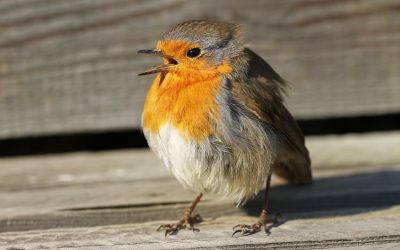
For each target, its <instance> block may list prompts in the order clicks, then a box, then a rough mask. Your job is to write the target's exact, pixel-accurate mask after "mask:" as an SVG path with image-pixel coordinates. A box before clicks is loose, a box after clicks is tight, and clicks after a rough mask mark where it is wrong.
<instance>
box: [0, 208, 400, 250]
mask: <svg viewBox="0 0 400 250" xmlns="http://www.w3.org/2000/svg"><path fill="white" fill-rule="evenodd" d="M399 218H400V209H399V206H397V207H395V208H391V209H386V210H381V211H364V212H361V213H359V214H357V215H351V214H344V215H343V214H342V215H340V216H338V215H336V216H334V215H333V216H331V217H327V218H303V219H296V220H287V221H282V222H281V223H282V224H281V225H279V226H278V227H273V228H272V229H271V234H270V235H268V236H267V235H266V234H264V233H258V234H255V235H252V236H248V237H241V238H233V237H231V234H232V231H231V230H232V229H231V225H233V224H236V223H240V222H242V223H251V222H253V220H254V218H249V217H243V216H226V217H221V218H220V219H218V220H209V221H206V222H204V223H202V225H201V231H200V232H197V233H193V232H191V231H181V232H180V233H179V234H178V235H176V236H170V237H168V238H164V236H163V235H162V233H161V232H155V230H154V229H155V228H157V226H158V225H159V224H160V223H162V222H166V221H156V222H151V223H143V224H126V225H117V226H103V227H91V228H69V229H68V228H67V229H52V230H35V231H26V232H7V233H2V234H0V247H4V248H7V247H8V249H11V248H12V249H38V248H42V249H43V248H44V249H46V248H47V249H88V250H90V249H197V248H201V249H216V248H217V249H260V248H272V249H327V248H335V247H336V248H341V249H342V248H343V247H360V246H361V247H363V249H377V248H379V249H381V246H382V249H388V248H389V247H392V246H395V248H393V249H396V248H398V247H399V246H400V235H399V234H398V232H399V230H400V219H399Z"/></svg>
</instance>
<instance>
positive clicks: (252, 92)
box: [231, 49, 312, 184]
mask: <svg viewBox="0 0 400 250" xmlns="http://www.w3.org/2000/svg"><path fill="white" fill-rule="evenodd" d="M243 53H244V54H243V56H241V57H240V58H238V59H237V60H236V61H234V62H233V66H234V68H235V69H238V70H236V73H235V74H234V75H233V79H232V81H231V82H232V86H231V91H232V94H233V96H234V97H236V98H237V99H238V101H239V102H241V103H243V104H244V105H245V106H246V107H247V108H248V109H249V110H250V111H251V112H253V114H255V115H256V116H257V117H258V119H260V120H261V121H262V122H264V123H265V124H266V125H268V127H269V128H272V129H273V130H274V132H275V133H276V134H277V135H278V138H279V142H278V145H279V146H278V150H277V159H276V161H275V164H274V166H273V168H274V170H275V173H276V174H277V175H279V176H280V177H283V178H285V179H287V180H289V181H291V182H293V183H301V184H306V183H311V182H312V174H311V162H310V158H309V154H308V150H307V148H306V147H305V144H304V135H303V133H302V131H301V129H300V128H299V126H298V124H297V122H296V121H295V120H294V118H293V117H292V115H291V114H290V113H289V111H288V110H287V109H286V107H285V106H284V105H283V97H282V95H283V94H284V92H285V88H286V83H285V81H284V80H283V79H282V78H281V77H280V76H279V75H278V74H277V73H276V72H275V71H274V70H273V69H272V68H271V66H269V65H268V63H267V62H265V61H264V60H263V59H262V58H261V57H259V56H258V55H257V54H255V53H254V52H252V51H251V50H250V49H245V50H244V52H243Z"/></svg>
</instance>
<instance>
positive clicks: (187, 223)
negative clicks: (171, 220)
mask: <svg viewBox="0 0 400 250" xmlns="http://www.w3.org/2000/svg"><path fill="white" fill-rule="evenodd" d="M201 221H202V218H201V216H200V215H199V214H196V215H195V216H194V217H189V219H182V220H180V221H179V222H178V223H176V224H165V225H161V226H159V227H158V229H157V231H162V230H165V237H167V236H168V235H175V234H177V233H178V232H179V230H181V229H189V230H192V231H193V232H200V229H198V228H196V227H194V224H195V223H199V222H201Z"/></svg>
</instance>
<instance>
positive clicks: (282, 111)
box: [138, 20, 313, 236]
mask: <svg viewBox="0 0 400 250" xmlns="http://www.w3.org/2000/svg"><path fill="white" fill-rule="evenodd" d="M138 53H140V54H148V55H155V56H159V57H161V58H162V61H163V62H162V64H160V65H157V66H154V67H152V68H150V69H148V70H146V71H144V72H142V73H140V74H138V75H140V76H143V75H150V74H156V76H155V79H154V81H153V83H152V84H151V86H150V88H149V90H148V92H147V95H146V100H145V103H144V108H143V114H142V123H141V126H142V130H143V133H144V136H145V137H146V140H147V142H148V145H149V147H150V148H151V149H152V150H153V151H154V152H155V153H156V154H157V155H158V156H159V157H160V158H161V159H162V161H163V163H164V165H165V166H166V168H167V169H168V170H169V171H170V172H171V173H172V174H173V175H174V176H175V178H176V179H177V180H178V181H179V182H180V183H181V184H182V185H183V186H184V187H185V188H188V189H191V190H193V191H195V192H198V193H199V195H198V196H197V197H196V199H195V200H194V201H193V203H192V204H191V205H190V207H189V208H188V209H187V210H186V211H185V213H184V215H183V217H182V219H181V220H179V221H178V222H177V223H173V224H165V225H161V226H160V227H159V228H158V230H164V231H165V236H167V235H173V234H177V233H178V231H179V230H181V229H185V228H186V229H191V230H193V231H198V230H199V229H197V228H195V227H194V224H197V223H199V222H201V220H202V219H201V216H200V215H193V210H194V209H195V207H196V206H197V204H198V203H199V202H200V200H201V198H202V196H203V194H206V193H213V194H217V195H220V196H222V197H225V198H228V199H231V200H232V201H233V202H234V203H236V204H237V205H238V206H240V205H242V204H244V203H245V202H246V201H247V200H249V199H251V198H252V197H254V196H255V195H256V194H257V193H258V192H260V191H261V190H263V189H264V188H265V197H264V202H263V207H262V209H261V214H260V218H259V220H257V222H256V223H254V224H251V225H246V224H239V225H237V226H235V227H234V228H233V231H234V232H233V235H235V234H236V235H250V234H254V233H257V232H259V231H262V230H264V231H267V229H266V224H267V214H268V200H269V199H268V195H269V190H270V183H271V174H272V172H275V173H276V174H277V175H278V176H279V177H282V178H284V179H286V180H287V181H288V182H290V183H293V184H310V183H312V181H313V178H312V172H311V161H310V156H309V152H308V150H307V148H306V146H305V139H304V135H303V133H302V131H301V129H300V127H299V125H298V124H297V122H296V121H295V119H294V118H293V116H292V115H291V114H290V112H289V111H288V109H287V108H286V107H285V105H284V97H285V96H286V92H287V89H288V83H287V81H285V80H283V78H281V76H280V75H279V74H278V73H277V72H275V70H274V69H273V68H272V67H271V66H270V65H269V64H268V63H267V62H266V61H265V60H263V59H262V58H261V57H260V56H259V55H257V54H256V53H255V52H253V51H252V50H251V49H250V48H248V46H246V45H245V43H244V32H243V28H242V26H241V25H240V24H236V23H231V22H225V21H214V20H189V21H185V22H182V23H179V24H177V25H175V26H173V27H172V28H171V29H169V30H168V31H167V32H166V33H164V34H163V35H162V36H161V38H160V40H158V41H157V43H156V46H155V49H146V50H139V51H138ZM233 235H232V236H233Z"/></svg>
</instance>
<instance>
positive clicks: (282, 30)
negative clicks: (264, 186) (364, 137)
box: [0, 0, 400, 138]
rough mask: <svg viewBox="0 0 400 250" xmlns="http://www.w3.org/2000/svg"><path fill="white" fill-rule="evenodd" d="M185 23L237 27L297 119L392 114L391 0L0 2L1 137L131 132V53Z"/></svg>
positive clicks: (398, 100)
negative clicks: (273, 74) (274, 74)
mask: <svg viewBox="0 0 400 250" xmlns="http://www.w3.org/2000/svg"><path fill="white" fill-rule="evenodd" d="M196 18H197V19H198V18H210V19H222V20H229V21H236V22H239V23H242V24H243V25H244V26H245V27H247V38H248V39H247V41H248V44H249V46H250V47H251V48H252V49H254V50H255V51H256V52H258V53H260V54H261V55H262V56H263V57H264V58H266V59H267V60H268V61H269V62H270V63H271V64H272V66H274V68H276V69H277V71H278V72H279V73H281V74H282V76H283V77H284V78H286V79H287V80H288V81H290V82H291V83H292V85H293V87H292V90H291V92H290V98H289V99H288V104H289V107H290V109H291V110H292V111H293V113H294V114H295V115H296V116H297V117H300V118H315V117H332V116H350V115H360V114H381V113H388V112H399V111H400V84H398V83H399V81H400V70H399V69H400V26H399V23H400V3H399V1H398V0H383V1H375V0H365V1H357V0H349V1H329V0H325V1H314V0H305V1H293V0H274V1H258V0H250V1H229V0H223V1H212V0H204V1H181V0H169V1H154V0H153V1H133V0H113V1H108V0H97V1H91V0H58V1H49V0H35V1H34V0H18V1H1V2H0V138H10V137H18V136H29V135H39V134H54V133H70V132H76V131H99V130H108V129H121V128H134V127H138V126H139V121H140V115H141V108H142V104H143V100H144V98H145V92H146V91H147V89H148V87H149V84H150V82H151V77H142V78H140V77H137V76H136V74H137V73H138V72H140V71H142V70H143V69H146V68H147V67H148V66H150V65H153V64H155V63H156V62H157V60H156V59H155V58H148V57H142V56H140V57H138V56H137V55H136V51H137V50H138V49H143V48H151V47H153V46H154V44H155V42H156V40H157V39H158V38H159V37H160V35H161V34H162V33H163V32H164V31H166V30H167V29H168V28H169V27H170V26H171V25H173V24H176V23H178V22H180V21H183V20H188V19H196Z"/></svg>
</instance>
